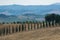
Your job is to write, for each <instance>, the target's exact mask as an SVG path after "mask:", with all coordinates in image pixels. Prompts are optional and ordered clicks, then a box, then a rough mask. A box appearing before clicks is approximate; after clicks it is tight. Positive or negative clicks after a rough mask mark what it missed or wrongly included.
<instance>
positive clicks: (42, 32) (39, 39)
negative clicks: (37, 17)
mask: <svg viewBox="0 0 60 40" xmlns="http://www.w3.org/2000/svg"><path fill="white" fill-rule="evenodd" d="M0 40H60V27H55V28H44V29H38V30H33V31H26V32H19V33H14V34H11V35H7V36H2V37H0Z"/></svg>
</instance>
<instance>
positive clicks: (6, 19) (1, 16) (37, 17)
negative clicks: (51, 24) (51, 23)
mask: <svg viewBox="0 0 60 40" xmlns="http://www.w3.org/2000/svg"><path fill="white" fill-rule="evenodd" d="M43 20H44V16H42V15H32V14H31V15H30V14H28V15H27V14H24V15H19V16H16V15H4V14H0V22H23V21H43Z"/></svg>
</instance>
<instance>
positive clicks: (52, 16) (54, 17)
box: [45, 13, 60, 23]
mask: <svg viewBox="0 0 60 40" xmlns="http://www.w3.org/2000/svg"><path fill="white" fill-rule="evenodd" d="M45 21H48V22H51V21H52V22H53V21H55V22H56V23H60V15H59V14H54V13H53V14H47V15H46V16H45Z"/></svg>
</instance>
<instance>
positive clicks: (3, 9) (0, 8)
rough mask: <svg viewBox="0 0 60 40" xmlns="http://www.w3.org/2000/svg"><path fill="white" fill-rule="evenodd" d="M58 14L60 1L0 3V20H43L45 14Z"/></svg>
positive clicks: (59, 12)
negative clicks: (30, 3) (48, 2)
mask: <svg viewBox="0 0 60 40" xmlns="http://www.w3.org/2000/svg"><path fill="white" fill-rule="evenodd" d="M51 13H55V14H60V3H56V4H51V5H28V6H24V5H15V4H14V5H0V22H13V21H27V20H28V21H43V20H44V17H45V15H46V14H51Z"/></svg>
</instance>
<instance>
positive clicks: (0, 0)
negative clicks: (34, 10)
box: [0, 0, 60, 5]
mask: <svg viewBox="0 0 60 40" xmlns="http://www.w3.org/2000/svg"><path fill="white" fill-rule="evenodd" d="M52 3H60V0H0V5H7V4H19V5H48V4H52Z"/></svg>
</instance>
